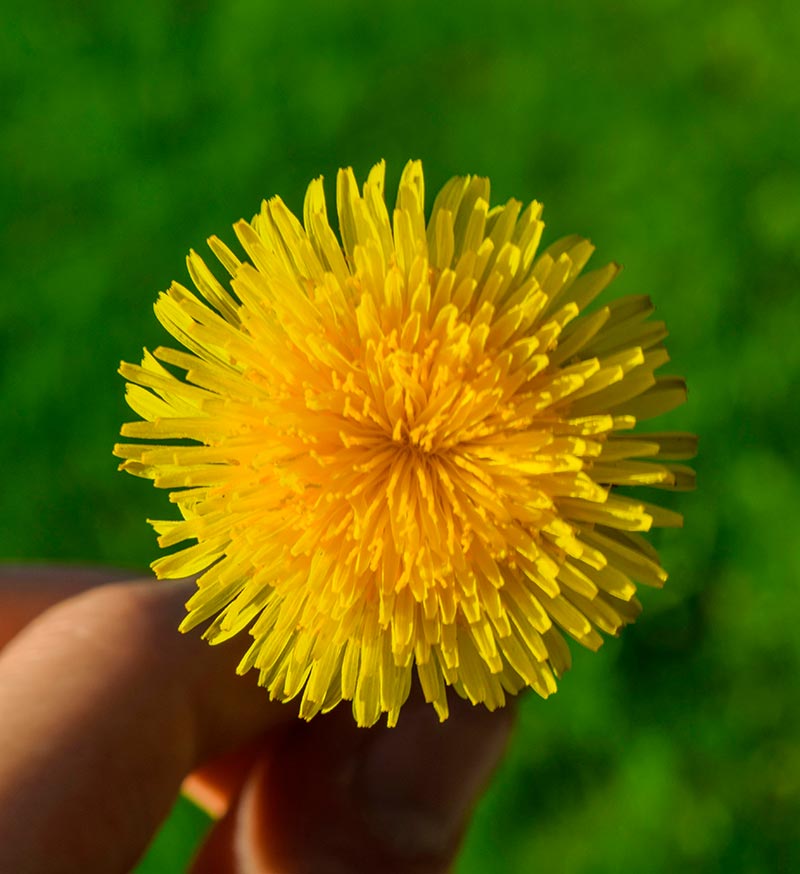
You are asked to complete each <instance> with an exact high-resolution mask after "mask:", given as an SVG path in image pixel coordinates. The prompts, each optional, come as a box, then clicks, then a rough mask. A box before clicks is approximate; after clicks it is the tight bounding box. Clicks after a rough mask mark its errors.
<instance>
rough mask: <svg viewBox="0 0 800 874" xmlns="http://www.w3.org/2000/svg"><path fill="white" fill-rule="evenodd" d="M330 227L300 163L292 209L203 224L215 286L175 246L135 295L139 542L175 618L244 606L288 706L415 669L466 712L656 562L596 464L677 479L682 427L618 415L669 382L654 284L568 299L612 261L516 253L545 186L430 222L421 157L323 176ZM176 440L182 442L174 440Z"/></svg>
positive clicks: (590, 633) (246, 625)
mask: <svg viewBox="0 0 800 874" xmlns="http://www.w3.org/2000/svg"><path fill="white" fill-rule="evenodd" d="M336 192H337V198H336V205H337V210H338V225H339V234H338V235H337V234H336V232H335V231H334V230H333V229H332V228H331V225H330V223H329V219H328V214H327V209H326V205H325V195H324V192H323V186H322V180H321V179H317V180H315V181H314V182H312V183H311V185H310V186H309V188H308V192H307V195H306V199H305V204H304V209H303V222H302V223H301V222H300V221H298V219H297V218H295V216H294V215H293V214H292V213H291V212H290V211H289V210H288V209H287V207H286V206H285V204H284V203H283V201H281V200H280V198H273V199H272V200H270V201H266V202H265V203H263V205H262V207H261V211H260V212H259V214H258V215H257V216H255V218H254V219H253V220H252V221H251V222H249V223H248V222H245V221H241V222H239V223H238V224H237V225H236V226H235V230H236V235H237V237H238V239H239V242H240V243H241V246H242V248H243V250H244V253H245V255H246V257H245V258H244V259H242V260H240V259H239V258H238V257H237V256H236V255H234V254H233V253H232V252H231V251H230V250H229V249H228V248H227V247H226V246H225V245H224V244H223V243H222V242H220V241H219V240H217V239H216V238H212V239H211V240H210V241H209V243H210V245H211V248H212V250H213V252H214V254H215V255H216V256H217V258H218V259H219V261H220V262H221V264H222V265H223V267H224V268H225V269H226V270H227V272H228V273H229V274H230V280H229V284H228V286H229V287H228V286H226V285H223V283H222V282H220V281H219V279H218V278H217V277H216V276H215V275H214V274H213V273H212V271H211V270H210V269H209V268H208V267H207V265H206V264H205V263H204V261H203V260H202V259H201V258H200V256H199V255H197V254H196V253H195V252H192V253H191V254H190V255H189V258H188V267H189V273H190V276H191V278H192V281H193V283H194V285H195V287H196V290H197V293H198V294H199V295H200V296H199V297H198V295H197V294H195V293H193V292H192V291H190V290H189V289H187V288H185V287H183V286H181V285H179V284H177V283H174V284H173V285H172V287H171V288H170V289H169V290H168V291H167V292H165V293H163V294H162V295H161V296H160V297H159V299H158V302H157V303H156V306H155V310H156V315H157V316H158V318H159V320H160V321H161V323H162V324H163V325H164V327H165V328H166V329H167V330H168V331H169V332H170V334H172V336H173V337H175V339H176V340H177V341H178V343H179V344H180V345H181V346H182V347H183V349H168V348H158V349H156V350H155V351H154V352H153V353H152V354H150V353H149V352H145V354H144V358H143V360H142V363H141V364H140V365H138V366H135V365H131V364H123V365H122V366H121V373H122V374H123V376H124V377H125V378H126V379H127V380H128V387H127V399H128V402H129V404H130V406H131V407H132V409H133V410H134V411H135V412H136V413H137V414H138V415H139V416H140V417H141V420H142V421H137V422H132V423H129V424H127V425H125V426H123V429H122V433H123V436H125V437H128V438H133V439H135V440H140V439H141V440H144V441H149V442H143V443H125V444H120V445H118V446H117V447H116V448H115V454H116V455H118V456H119V457H120V458H122V459H124V461H123V463H122V465H121V467H122V469H124V470H127V471H129V472H130V473H133V474H136V475H137V476H143V477H147V478H149V479H152V480H153V481H154V483H155V485H157V486H161V487H163V488H167V489H170V490H171V492H170V500H171V501H172V502H173V503H174V504H176V505H177V507H178V510H179V513H180V518H179V519H177V520H171V521H159V522H153V523H152V524H153V526H154V528H155V529H156V531H157V533H158V535H159V544H160V545H161V546H163V547H171V546H174V545H176V544H180V543H184V542H185V541H189V543H190V545H188V546H185V547H184V548H182V549H180V550H179V551H177V552H173V553H172V554H170V555H167V556H166V557H164V558H161V559H159V560H158V561H156V562H155V563H154V565H153V567H154V569H155V572H156V574H157V575H158V576H159V577H160V578H174V577H183V576H187V575H193V574H196V575H198V577H197V591H196V593H195V594H194V596H193V597H192V598H191V599H190V601H189V602H188V604H187V611H188V613H187V616H186V619H185V620H184V622H183V624H182V626H181V628H182V630H184V631H185V630H188V629H190V628H193V627H195V626H196V625H198V624H200V623H204V622H207V621H209V620H211V621H210V624H209V625H208V627H207V628H206V630H205V632H204V636H205V637H206V638H207V639H208V640H209V641H210V642H211V643H218V642H220V641H223V640H226V639H228V638H230V637H231V636H233V635H235V634H237V633H239V632H240V631H242V630H244V629H249V632H250V634H251V635H252V638H253V642H252V644H251V646H250V649H249V651H248V652H247V654H246V656H245V657H244V660H243V661H242V663H241V665H240V671H241V672H245V671H248V670H250V669H251V668H255V669H256V670H257V671H258V672H259V680H260V683H261V684H262V685H263V686H265V687H266V688H267V689H268V690H269V693H270V695H271V696H272V697H273V698H277V699H280V700H289V699H291V698H294V697H295V696H301V705H300V712H301V714H302V715H303V716H304V717H306V718H310V717H312V716H313V715H314V714H315V713H318V712H320V711H327V710H330V709H331V708H332V707H334V706H336V704H338V703H339V702H340V701H341V700H343V699H345V700H349V701H352V703H353V712H354V715H355V719H356V721H357V722H358V724H359V725H371V724H373V723H375V722H376V721H377V720H378V718H379V717H380V715H381V714H382V713H386V714H388V722H389V724H390V725H392V724H394V723H395V722H396V721H397V718H398V713H399V711H400V708H401V706H402V704H403V702H404V701H405V700H406V697H407V696H408V694H409V690H410V688H411V685H412V679H413V674H414V672H416V675H417V677H418V679H419V683H420V685H421V687H422V690H423V692H424V695H425V698H426V699H427V700H428V701H429V702H431V703H432V704H433V706H434V707H435V708H436V711H437V713H438V714H439V716H440V718H442V719H444V718H446V716H447V697H446V687H447V686H452V687H454V689H455V690H456V692H457V693H458V694H459V695H462V696H464V697H466V698H468V699H469V700H470V701H472V702H473V703H478V702H481V703H483V704H485V705H486V706H487V707H489V708H495V707H498V706H501V705H502V704H503V703H504V701H505V697H506V695H507V694H512V695H513V694H515V693H517V692H518V691H520V690H521V689H522V688H524V687H527V686H530V687H532V688H534V689H535V690H536V691H537V692H538V693H539V694H540V695H542V696H547V695H549V694H550V693H551V692H554V691H555V689H556V677H558V676H560V675H561V674H562V673H563V672H564V671H566V670H567V668H568V667H569V664H570V655H569V649H568V647H567V645H566V643H565V640H564V634H566V635H569V636H570V637H572V638H574V639H575V640H577V641H579V642H580V643H582V644H584V645H585V646H588V647H590V648H592V649H596V648H597V647H599V646H600V644H601V643H602V637H601V636H600V633H599V632H600V631H602V632H604V633H606V634H617V633H618V632H619V630H620V629H621V628H622V627H623V626H624V625H626V624H627V623H630V622H632V621H633V620H634V619H635V618H636V616H637V614H638V612H639V610H640V605H639V602H638V601H637V600H636V597H635V592H636V586H635V584H636V583H642V584H645V585H653V586H661V585H662V584H663V583H664V581H665V579H666V573H665V572H664V571H663V569H662V568H661V567H660V564H659V562H658V556H657V555H656V554H655V552H654V551H653V549H652V547H650V546H649V544H648V543H647V542H646V541H645V540H644V539H643V538H642V536H641V534H640V533H639V532H642V531H647V530H649V529H650V528H651V527H652V526H654V525H671V526H675V525H680V524H681V518H680V516H679V515H678V514H676V513H674V512H673V511H669V510H665V509H662V508H660V507H657V506H655V505H653V504H651V503H648V502H645V501H640V500H637V499H634V498H630V497H627V495H622V494H620V493H619V490H618V489H617V487H618V486H625V487H629V486H642V485H644V486H651V487H657V488H673V489H675V488H678V489H684V488H689V487H691V485H692V483H693V474H692V471H691V470H690V469H689V468H687V467H686V466H684V465H682V464H677V463H676V462H677V461H680V460H685V459H686V458H689V457H691V456H692V455H693V454H694V450H695V438H694V437H693V436H692V435H689V434H678V433H662V432H657V433H650V434H648V433H638V432H637V433H632V430H631V429H633V428H634V427H635V426H636V425H637V424H638V422H639V421H640V420H642V419H647V418H650V417H652V416H657V415H659V414H660V413H664V412H667V411H668V410H670V409H672V408H673V407H675V406H677V405H678V404H680V403H681V402H682V401H683V400H684V397H685V386H684V384H683V381H682V380H680V379H678V378H676V377H671V376H667V377H665V376H656V375H655V371H656V370H657V369H658V368H659V367H661V365H663V364H664V363H665V362H666V361H667V354H666V351H665V350H664V347H663V345H662V341H663V339H664V337H665V335H666V331H665V329H664V326H663V324H662V323H660V322H653V321H649V316H650V314H651V313H652V309H653V307H652V304H651V303H650V301H649V300H648V299H647V298H646V297H629V298H625V299H622V300H619V301H615V302H613V303H610V304H607V305H606V306H604V307H601V308H595V309H593V311H592V312H591V314H588V315H587V314H584V310H585V309H586V308H587V307H588V306H589V305H590V304H591V303H592V302H593V301H594V299H595V298H596V297H597V296H598V295H599V294H600V293H601V292H602V291H603V290H604V289H605V288H606V286H607V285H608V284H609V283H610V282H611V280H612V279H613V278H614V276H615V275H616V273H617V271H618V268H617V267H616V265H609V266H606V267H601V268H599V269H596V270H592V271H589V272H584V270H583V268H584V266H585V264H586V263H587V261H588V259H589V257H590V255H591V254H592V251H593V247H592V246H591V244H590V243H589V242H588V241H586V240H583V239H581V238H579V237H567V238H565V239H563V240H560V241H559V242H557V243H555V244H553V245H552V246H550V248H548V249H547V250H546V251H544V252H539V241H540V238H541V234H542V229H543V223H542V221H541V212H542V210H541V206H540V205H539V204H538V203H535V202H534V203H532V204H531V205H530V206H528V207H527V208H526V209H523V208H522V205H521V204H520V203H519V202H517V201H515V200H511V201H509V202H508V203H506V204H505V205H502V206H496V207H490V203H489V182H488V180H486V179H481V178H477V177H464V178H457V179H453V180H451V181H450V182H449V183H447V185H445V187H444V188H443V189H442V190H441V191H440V192H439V194H438V195H437V197H436V199H435V201H434V204H433V209H432V212H431V214H430V218H429V219H428V220H427V222H426V218H425V205H424V204H425V194H424V182H423V174H422V167H421V165H420V163H419V162H416V161H412V162H410V163H409V164H408V165H407V166H406V168H405V170H404V171H403V175H402V178H401V180H400V186H399V191H398V196H397V202H396V206H395V209H394V211H393V212H392V213H391V214H390V213H389V211H388V210H387V207H386V202H385V198H384V165H383V163H381V164H378V165H377V166H376V167H374V168H373V169H372V171H371V172H370V174H369V178H368V179H367V182H366V183H365V185H364V186H363V190H361V191H359V189H358V187H357V184H356V180H355V177H354V175H353V172H352V170H342V171H340V172H339V176H338V180H337V189H336ZM174 441H178V442H174Z"/></svg>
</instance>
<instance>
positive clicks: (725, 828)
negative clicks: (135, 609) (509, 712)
mask: <svg viewBox="0 0 800 874" xmlns="http://www.w3.org/2000/svg"><path fill="white" fill-rule="evenodd" d="M799 54H800V12H798V7H797V5H796V4H795V3H792V2H788V0H787V2H775V0H763V2H758V3H757V2H753V0H705V2H703V3H696V2H686V0H646V2H645V0H609V2H605V3H591V2H578V0H558V2H556V0H552V2H541V3H537V2H531V0H519V2H506V0H499V2H493V3H491V4H489V3H486V2H476V0H460V2H459V3H458V4H453V5H452V6H450V5H448V4H446V3H422V2H416V0H407V2H404V3H384V4H381V3H376V2H374V0H340V2H338V3H327V2H316V3H315V2H308V0H296V2H291V3H284V2H277V0H227V2H221V0H199V2H188V0H184V2H177V3H162V2H160V0H121V2H114V3H102V2H99V0H92V2H90V0H84V2H75V3H65V2H56V0H51V2H47V3H44V2H41V0H32V2H31V0H23V2H20V0H6V2H5V3H4V8H3V13H2V20H1V21H0V125H1V126H2V127H1V128H0V130H1V131H2V133H1V135H0V216H2V220H1V222H0V227H1V229H2V230H1V234H0V265H1V267H0V283H2V293H1V294H0V333H1V334H2V339H1V340H0V382H1V383H2V396H1V397H2V428H0V458H2V473H3V478H2V487H1V493H2V498H0V500H1V501H2V525H0V554H1V555H2V557H4V558H14V559H33V558H46V559H54V560H56V559H57V560H70V561H86V560H88V561H92V562H106V563H110V564H114V565H117V566H120V565H121V566H131V567H145V566H146V565H147V563H148V562H149V561H150V560H152V559H153V558H154V557H155V555H156V551H157V549H156V546H155V542H154V537H153V535H152V532H151V531H150V529H149V528H148V527H147V526H146V524H145V522H144V519H145V517H146V516H148V515H150V516H152V515H156V516H158V515H159V513H161V512H162V511H163V508H164V506H165V496H164V495H163V494H161V493H158V492H156V491H154V490H153V489H152V488H151V487H150V485H149V484H148V483H147V482H145V481H143V480H136V479H133V478H131V477H127V476H122V475H120V474H117V473H116V472H115V467H116V465H115V461H114V459H112V457H111V454H110V450H111V446H112V444H113V443H114V441H115V439H116V435H117V432H118V427H119V424H120V422H122V421H123V420H125V419H127V418H128V417H129V414H128V412H127V410H126V408H125V406H124V403H123V400H122V395H123V386H122V380H121V378H120V377H119V376H117V375H116V373H115V370H116V367H117V365H118V362H119V360H120V358H125V359H127V360H135V359H137V357H138V356H139V354H140V352H141V347H142V346H143V345H147V346H149V347H153V346H155V345H157V344H158V343H160V342H163V340H164V337H165V335H164V334H163V333H162V330H161V328H160V326H159V325H158V324H157V322H156V320H155V318H154V316H153V313H152V309H151V304H152V302H153V300H154V299H155V296H156V293H157V292H158V291H159V290H160V289H163V288H165V287H167V286H168V284H169V283H170V281H171V280H172V279H173V278H177V279H179V280H181V281H187V279H188V278H187V276H186V270H185V266H184V262H183V259H184V255H185V253H186V252H187V251H188V249H189V248H190V247H195V248H198V249H201V248H203V241H204V240H205V238H206V237H208V236H209V235H210V234H212V233H219V234H220V235H221V236H223V238H224V239H226V240H228V241H229V242H231V241H232V240H233V234H232V232H231V231H230V225H231V224H232V222H233V221H235V220H236V219H238V218H239V217H241V216H246V217H250V216H251V215H252V214H253V213H254V212H255V211H256V210H257V208H258V206H259V203H260V200H261V198H262V197H264V196H269V195H271V194H273V193H280V194H282V196H283V197H284V199H285V200H286V201H287V202H288V204H289V205H290V206H291V207H293V208H295V209H300V208H301V204H302V195H303V191H304V188H305V185H306V183H307V182H308V180H310V179H311V178H312V177H313V176H316V175H318V174H320V173H323V174H325V176H326V178H327V180H328V183H329V185H330V183H332V181H333V179H334V175H335V171H336V169H337V167H339V166H344V165H348V164H352V165H353V166H354V168H355V170H356V173H357V174H358V175H359V177H363V176H364V174H365V173H366V171H367V170H368V168H369V167H370V166H371V164H372V163H374V162H375V161H376V160H378V159H379V158H381V157H384V158H386V160H387V162H388V168H389V171H388V172H389V179H390V182H391V183H392V184H394V183H395V182H396V180H397V179H398V177H399V173H400V170H401V167H402V165H403V164H404V163H405V161H406V160H407V159H408V158H410V157H419V158H422V159H423V162H424V166H425V170H426V175H427V181H428V191H429V192H430V191H434V190H435V189H437V188H438V187H439V186H440V185H441V184H442V183H443V182H444V181H445V180H446V179H447V178H449V176H451V175H453V174H455V173H467V172H472V173H479V174H483V175H488V176H490V177H491V178H492V182H493V195H494V198H495V199H496V200H497V201H501V200H505V199H507V198H508V197H511V196H516V197H518V198H520V199H523V200H530V199H533V198H534V197H535V198H537V199H539V200H542V201H544V203H545V218H546V219H547V220H548V231H547V240H550V241H552V240H553V239H555V238H557V237H558V236H560V235H563V234H566V233H572V232H577V233H582V234H585V235H587V236H590V237H591V238H592V240H593V241H594V242H595V244H596V245H597V247H598V254H597V255H596V256H595V259H596V261H597V262H598V263H602V262H603V261H604V260H612V259H613V260H617V261H620V262H622V264H623V265H624V266H625V268H626V269H625V270H624V272H623V274H622V276H621V277H620V278H619V279H618V280H617V282H616V283H615V285H614V288H613V293H614V294H617V295H621V294H624V293H642V292H646V293H649V294H650V295H651V296H652V297H653V299H654V300H655V302H656V306H657V310H658V313H659V315H660V317H662V318H664V319H665V320H666V322H667V324H668V325H669V326H670V329H671V338H670V340H669V341H668V347H669V349H670V352H671V354H672V358H673V363H672V364H670V365H669V367H670V368H672V370H671V372H673V373H680V374H684V375H686V376H687V377H688V382H689V386H690V400H689V403H688V405H686V406H685V407H683V408H681V409H679V410H677V411H675V412H674V413H671V414H670V416H669V417H668V418H667V419H666V420H665V421H664V423H663V424H664V426H666V427H676V428H679V429H681V430H694V431H697V432H698V433H699V434H700V435H701V453H700V456H699V458H698V459H697V462H696V466H697V470H698V476H699V483H700V487H699V490H698V491H697V492H696V493H694V494H689V495H681V496H678V500H677V501H673V502H672V504H671V505H672V506H680V508H681V509H682V510H683V511H684V513H685V517H686V525H685V528H684V530H683V531H677V532H676V531H669V532H666V533H659V534H656V535H655V537H654V540H655V541H656V542H657V545H658V547H659V549H660V550H661V552H662V555H663V559H664V562H665V564H666V567H667V568H668V569H669V570H670V572H671V579H670V581H669V583H668V585H667V587H666V588H665V589H664V590H663V591H661V592H658V591H645V592H644V595H643V600H644V604H645V612H644V615H643V616H642V618H641V619H640V621H639V622H638V624H637V625H635V626H634V627H633V628H631V629H629V630H627V631H626V632H625V634H624V635H623V637H622V638H621V639H620V640H611V641H608V643H607V644H606V646H604V647H603V649H602V650H601V652H600V653H599V654H597V655H593V654H587V653H582V652H575V656H576V658H575V662H576V664H575V667H574V670H573V671H572V673H571V674H570V675H568V677H567V678H566V679H565V681H564V682H563V683H562V685H561V689H560V691H559V693H558V695H556V696H555V697H554V698H552V699H550V700H549V701H547V702H543V701H541V700H538V699H536V698H535V697H534V696H530V697H528V698H526V699H525V700H523V701H522V705H521V710H520V725H519V730H518V732H517V734H516V737H515V739H514V742H513V744H512V747H511V750H510V752H509V755H508V757H507V759H506V761H505V764H504V766H503V767H502V770H501V772H500V774H499V775H498V778H497V779H496V780H495V782H494V784H493V785H492V787H491V789H490V791H489V793H488V795H487V796H486V798H485V799H484V801H483V802H482V804H481V805H480V807H479V808H478V810H477V814H476V818H475V822H474V826H473V828H472V830H471V831H470V833H469V836H468V839H467V841H466V845H465V847H464V850H463V853H462V855H461V858H460V862H459V865H458V868H457V871H458V872H459V874H473V872H475V874H477V872H482V871H484V870H487V866H489V867H490V868H491V870H492V871H499V872H530V871H537V870H543V871H556V872H581V874H583V872H628V871H630V872H642V871H648V872H661V871H663V872H673V871H676V870H682V871H720V870H725V871H728V872H739V871H742V872H754V874H755V872H775V871H787V872H789V871H798V870H800V849H799V848H798V843H799V842H800V827H798V822H800V802H799V801H798V799H799V797H800V695H799V694H798V693H799V692H800V681H798V667H800V634H799V633H798V628H799V627H800V536H798V524H797V523H798V517H799V515H800V514H799V513H798V495H800V482H799V481H798V480H799V479H800V473H799V471H800V467H799V466H798V461H800V449H799V447H800V442H799V441H798V429H797V424H798V414H797V405H798V400H797V390H798V389H799V388H800V336H798V335H799V334H800V290H799V289H798V266H800V264H799V262H800V160H799V159H800V66H799V65H798V55H799ZM329 191H331V188H330V187H329ZM205 827H206V820H205V819H204V817H203V815H202V814H200V813H199V812H198V811H196V810H195V809H194V808H192V807H191V805H189V803H188V802H179V803H178V806H177V807H176V809H175V812H174V813H173V816H172V818H171V819H170V821H169V823H168V824H167V826H166V828H165V829H164V831H163V833H162V834H161V835H160V836H159V837H158V838H157V840H156V842H155V844H154V845H153V847H152V849H151V851H150V853H149V854H148V856H147V857H146V858H145V859H144V861H143V862H142V863H141V865H140V867H139V868H138V872H139V874H153V872H165V871H178V870H182V867H183V866H184V865H185V862H186V860H187V859H188V857H189V856H190V854H191V852H192V848H193V847H194V845H195V844H196V842H197V840H198V838H199V836H200V835H201V833H202V831H203V829H204V828H205Z"/></svg>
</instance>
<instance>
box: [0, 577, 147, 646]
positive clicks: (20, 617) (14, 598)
mask: <svg viewBox="0 0 800 874" xmlns="http://www.w3.org/2000/svg"><path fill="white" fill-rule="evenodd" d="M137 576H140V574H137V573H136V572H134V571H124V570H119V569H117V568H103V567H80V566H74V567H73V566H68V565H37V564H31V565H0V649H2V648H3V646H4V645H5V644H6V643H8V641H9V640H11V638H12V637H14V635H16V634H17V633H18V632H19V631H21V630H22V629H23V628H24V627H25V626H26V625H27V624H28V623H29V622H30V621H31V620H32V619H35V618H36V616H38V615H39V614H40V613H42V612H43V611H45V610H47V609H48V608H49V607H52V606H53V605H54V604H56V603H58V602H59V601H63V600H64V599H66V598H70V597H72V596H73V595H77V594H79V593H80V592H83V591H85V590H86V589H90V588H93V587H95V586H99V585H103V584H104V583H109V582H112V581H116V580H132V579H135V578H136V577H137Z"/></svg>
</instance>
